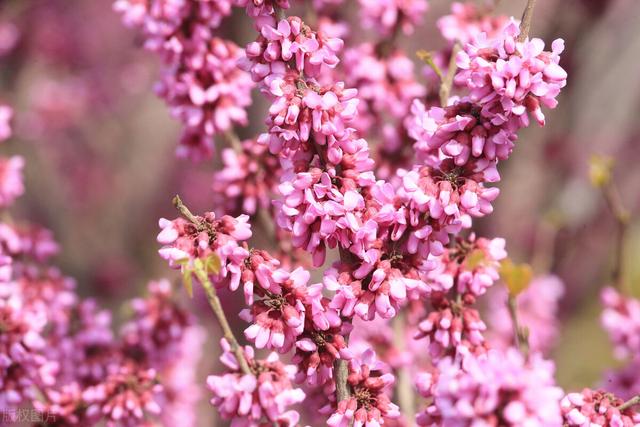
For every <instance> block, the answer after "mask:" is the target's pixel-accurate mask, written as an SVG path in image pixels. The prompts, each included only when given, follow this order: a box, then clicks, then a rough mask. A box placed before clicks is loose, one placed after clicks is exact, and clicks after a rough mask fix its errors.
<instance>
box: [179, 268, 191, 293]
mask: <svg viewBox="0 0 640 427" xmlns="http://www.w3.org/2000/svg"><path fill="white" fill-rule="evenodd" d="M182 284H183V285H184V288H185V289H186V291H187V294H188V295H189V298H193V272H192V271H191V269H189V268H183V269H182Z"/></svg>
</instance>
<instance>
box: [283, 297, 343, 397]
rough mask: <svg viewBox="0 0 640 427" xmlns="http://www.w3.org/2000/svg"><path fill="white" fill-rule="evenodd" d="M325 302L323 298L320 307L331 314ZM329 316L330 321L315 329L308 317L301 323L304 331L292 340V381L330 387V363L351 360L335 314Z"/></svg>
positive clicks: (316, 323) (316, 325)
mask: <svg viewBox="0 0 640 427" xmlns="http://www.w3.org/2000/svg"><path fill="white" fill-rule="evenodd" d="M328 303H329V300H328V299H326V298H325V299H324V300H323V304H322V305H323V308H322V310H323V311H325V312H330V311H332V309H331V308H330V307H329V306H328V305H329V304H328ZM333 317H334V321H333V322H332V323H330V324H327V325H324V326H323V325H320V326H318V322H314V321H313V320H312V319H309V318H308V317H307V319H306V320H305V327H304V331H303V332H302V334H301V335H300V336H299V337H298V338H297V340H296V352H295V355H294V357H293V362H294V363H295V364H296V365H297V366H298V373H297V375H296V377H295V379H296V382H298V383H301V382H304V381H306V382H307V384H309V385H311V386H321V385H325V384H331V380H333V367H334V362H335V361H336V360H338V359H344V360H349V359H351V357H352V354H351V351H350V350H349V349H348V348H347V342H346V340H345V338H344V332H345V330H346V328H345V327H344V326H343V325H342V324H341V322H340V318H339V317H338V316H337V315H335V314H334V315H333ZM345 326H346V325H345Z"/></svg>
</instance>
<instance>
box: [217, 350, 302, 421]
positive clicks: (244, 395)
mask: <svg viewBox="0 0 640 427" xmlns="http://www.w3.org/2000/svg"><path fill="white" fill-rule="evenodd" d="M221 345H222V348H223V350H224V353H223V354H222V356H221V357H220V360H221V361H222V363H223V364H224V365H225V366H226V367H227V369H228V371H227V373H225V374H222V375H209V377H207V386H208V387H209V389H210V390H211V391H212V392H213V398H212V399H211V403H212V404H213V405H214V406H216V407H217V408H218V410H219V411H220V415H222V417H223V418H225V419H227V420H232V422H234V423H243V424H239V425H246V426H255V427H257V426H259V425H261V424H260V423H261V422H262V420H263V418H265V419H266V420H268V421H269V422H270V423H277V424H278V425H282V426H287V427H293V426H295V425H297V422H298V420H299V415H298V413H297V412H296V411H294V410H289V409H288V407H289V406H291V405H294V404H296V403H300V402H302V401H303V400H304V398H305V394H304V392H303V391H302V390H300V389H294V388H293V386H292V384H291V379H292V378H293V375H294V374H295V367H294V366H292V365H283V364H282V362H280V361H279V360H278V355H277V354H276V353H271V354H270V355H269V357H268V358H267V359H266V360H257V359H255V358H254V353H253V349H252V348H250V347H245V349H244V353H245V357H246V359H247V362H248V364H249V366H250V368H251V369H252V373H251V374H243V373H241V372H240V369H239V366H238V363H237V360H236V358H235V356H234V355H233V354H232V353H231V350H230V347H229V344H228V343H227V342H226V341H225V340H224V339H223V340H221Z"/></svg>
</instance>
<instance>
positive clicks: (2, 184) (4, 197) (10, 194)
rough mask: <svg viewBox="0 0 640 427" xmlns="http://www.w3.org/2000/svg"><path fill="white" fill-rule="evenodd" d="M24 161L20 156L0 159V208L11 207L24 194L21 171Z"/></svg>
mask: <svg viewBox="0 0 640 427" xmlns="http://www.w3.org/2000/svg"><path fill="white" fill-rule="evenodd" d="M23 168H24V159H23V158H22V157H20V156H13V157H9V158H6V157H0V206H1V207H6V206H9V205H11V204H12V203H13V202H14V200H15V199H17V198H18V197H20V196H22V194H24V183H23V176H22V169H23Z"/></svg>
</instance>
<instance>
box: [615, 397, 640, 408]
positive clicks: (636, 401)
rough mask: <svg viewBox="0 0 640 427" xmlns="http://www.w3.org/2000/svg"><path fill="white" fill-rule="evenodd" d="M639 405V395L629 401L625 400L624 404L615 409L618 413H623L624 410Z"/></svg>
mask: <svg viewBox="0 0 640 427" xmlns="http://www.w3.org/2000/svg"><path fill="white" fill-rule="evenodd" d="M638 404H640V394H639V395H637V396H634V397H632V398H631V399H629V400H627V401H626V402H624V403H623V404H622V405H620V406H618V407H617V408H616V409H617V410H618V411H624V410H625V409H629V408H631V407H632V406H636V405H638Z"/></svg>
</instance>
